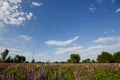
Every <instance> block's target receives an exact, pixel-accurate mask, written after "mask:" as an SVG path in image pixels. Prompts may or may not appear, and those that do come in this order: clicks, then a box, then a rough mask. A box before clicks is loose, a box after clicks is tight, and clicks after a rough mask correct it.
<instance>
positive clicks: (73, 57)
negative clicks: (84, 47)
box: [70, 54, 80, 63]
mask: <svg viewBox="0 0 120 80" xmlns="http://www.w3.org/2000/svg"><path fill="white" fill-rule="evenodd" d="M70 60H71V62H73V63H78V62H79V61H80V55H79V54H71V55H70Z"/></svg>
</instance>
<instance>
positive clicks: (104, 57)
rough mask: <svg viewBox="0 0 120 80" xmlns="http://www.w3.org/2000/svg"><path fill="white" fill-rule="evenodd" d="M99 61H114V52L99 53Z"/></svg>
mask: <svg viewBox="0 0 120 80" xmlns="http://www.w3.org/2000/svg"><path fill="white" fill-rule="evenodd" d="M97 62H100V63H108V62H113V57H112V54H110V53H108V52H102V54H101V55H98V57H97Z"/></svg>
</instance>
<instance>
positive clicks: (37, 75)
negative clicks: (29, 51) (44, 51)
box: [0, 63, 120, 80]
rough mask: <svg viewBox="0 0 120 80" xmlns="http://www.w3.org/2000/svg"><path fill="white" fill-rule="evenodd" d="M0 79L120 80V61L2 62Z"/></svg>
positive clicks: (0, 64)
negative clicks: (75, 62) (63, 62)
mask: <svg viewBox="0 0 120 80" xmlns="http://www.w3.org/2000/svg"><path fill="white" fill-rule="evenodd" d="M0 80H120V63H79V64H52V63H51V64H38V63H23V64H17V63H0Z"/></svg>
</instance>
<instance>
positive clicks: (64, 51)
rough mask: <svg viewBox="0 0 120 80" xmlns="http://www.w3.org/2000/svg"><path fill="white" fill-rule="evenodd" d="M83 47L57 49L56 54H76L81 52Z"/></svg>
mask: <svg viewBox="0 0 120 80" xmlns="http://www.w3.org/2000/svg"><path fill="white" fill-rule="evenodd" d="M82 48H83V47H68V48H57V49H56V52H55V54H65V53H74V52H78V51H80V49H82Z"/></svg>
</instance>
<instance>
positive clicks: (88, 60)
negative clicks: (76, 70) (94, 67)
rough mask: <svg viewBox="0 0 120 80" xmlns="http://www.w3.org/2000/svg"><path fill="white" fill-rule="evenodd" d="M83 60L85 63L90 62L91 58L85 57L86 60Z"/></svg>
mask: <svg viewBox="0 0 120 80" xmlns="http://www.w3.org/2000/svg"><path fill="white" fill-rule="evenodd" d="M82 62H83V63H90V59H89V58H87V59H85V60H82Z"/></svg>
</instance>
